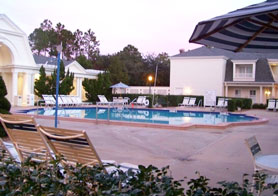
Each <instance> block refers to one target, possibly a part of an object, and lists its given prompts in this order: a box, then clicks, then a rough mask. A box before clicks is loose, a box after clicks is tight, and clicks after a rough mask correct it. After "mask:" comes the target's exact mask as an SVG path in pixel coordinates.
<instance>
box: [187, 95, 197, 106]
mask: <svg viewBox="0 0 278 196" xmlns="http://www.w3.org/2000/svg"><path fill="white" fill-rule="evenodd" d="M195 105H196V97H190V99H189V102H188V106H195Z"/></svg>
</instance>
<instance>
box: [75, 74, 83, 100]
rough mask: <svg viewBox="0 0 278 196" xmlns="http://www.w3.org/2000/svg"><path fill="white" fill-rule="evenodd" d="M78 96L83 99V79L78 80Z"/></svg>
mask: <svg viewBox="0 0 278 196" xmlns="http://www.w3.org/2000/svg"><path fill="white" fill-rule="evenodd" d="M76 95H77V96H78V97H80V98H81V99H82V79H81V78H76Z"/></svg>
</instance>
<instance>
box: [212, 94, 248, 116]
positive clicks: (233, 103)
mask: <svg viewBox="0 0 278 196" xmlns="http://www.w3.org/2000/svg"><path fill="white" fill-rule="evenodd" d="M219 98H225V99H228V111H230V112H233V111H235V110H237V108H241V109H251V108H252V99H250V98H234V97H222V96H217V97H216V100H217V102H218V99H219Z"/></svg>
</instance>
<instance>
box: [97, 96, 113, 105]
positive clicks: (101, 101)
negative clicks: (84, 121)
mask: <svg viewBox="0 0 278 196" xmlns="http://www.w3.org/2000/svg"><path fill="white" fill-rule="evenodd" d="M98 98H99V102H97V105H113V104H114V103H113V102H109V101H108V100H107V99H106V97H105V96H104V95H98Z"/></svg>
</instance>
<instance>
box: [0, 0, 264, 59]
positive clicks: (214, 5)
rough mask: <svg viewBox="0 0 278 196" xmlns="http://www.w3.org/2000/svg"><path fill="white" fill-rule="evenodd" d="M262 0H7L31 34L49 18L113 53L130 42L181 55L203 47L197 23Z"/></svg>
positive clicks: (4, 6)
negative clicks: (194, 39)
mask: <svg viewBox="0 0 278 196" xmlns="http://www.w3.org/2000/svg"><path fill="white" fill-rule="evenodd" d="M260 2H262V1H261V0H233V1H232V0H230V1H227V0H209V1H205V0H202V1H201V0H194V1H186V0H137V1H135V0H102V1H101V0H98V1H97V0H79V1H72V0H47V1H46V0H45V1H43V0H24V1H22V0H6V1H5V0H2V2H1V7H0V13H1V14H5V15H7V16H8V17H9V18H10V19H11V20H12V21H13V22H14V23H15V24H16V25H18V26H19V27H20V28H21V29H22V30H23V31H24V32H25V33H26V34H27V35H29V34H30V33H31V32H32V31H33V30H34V29H35V28H37V27H39V26H40V23H41V22H42V21H43V20H44V19H49V20H51V21H52V23H53V24H54V25H56V24H57V23H58V22H61V23H62V24H64V25H65V28H67V29H69V30H71V31H73V32H74V31H75V30H76V29H80V30H82V31H87V30H88V29H89V28H91V29H92V30H93V31H94V32H95V34H96V37H97V39H98V40H99V41H100V53H101V54H113V53H115V52H118V51H120V50H122V49H123V48H124V47H125V46H127V45H128V44H131V45H134V46H135V47H136V48H138V49H139V51H140V52H141V53H143V54H158V53H161V52H167V53H168V54H169V55H174V54H177V53H178V51H179V49H181V48H183V49H185V50H188V49H193V48H196V47H199V46H200V45H196V44H189V42H188V40H189V38H190V36H191V34H192V32H193V30H194V27H195V25H196V24H197V23H198V22H199V21H202V20H207V19H210V18H213V17H215V16H218V15H222V14H225V13H227V12H230V11H233V10H235V9H238V8H242V7H245V6H247V5H251V4H255V3H260Z"/></svg>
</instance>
